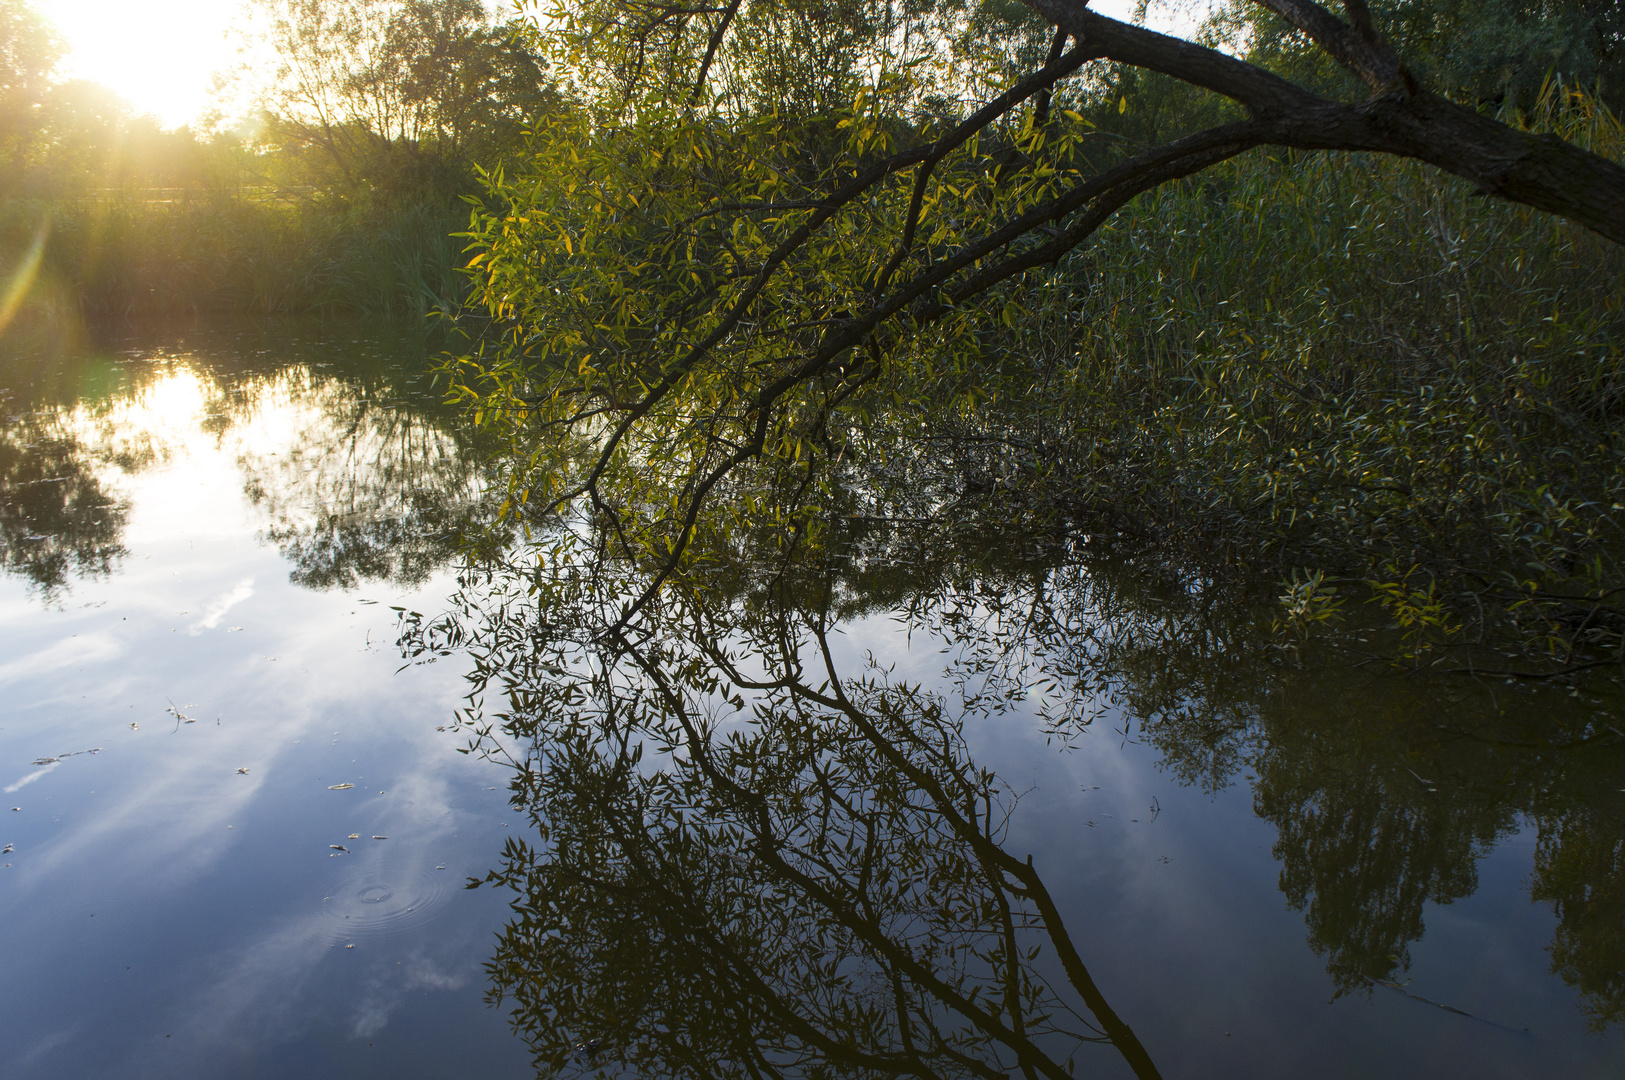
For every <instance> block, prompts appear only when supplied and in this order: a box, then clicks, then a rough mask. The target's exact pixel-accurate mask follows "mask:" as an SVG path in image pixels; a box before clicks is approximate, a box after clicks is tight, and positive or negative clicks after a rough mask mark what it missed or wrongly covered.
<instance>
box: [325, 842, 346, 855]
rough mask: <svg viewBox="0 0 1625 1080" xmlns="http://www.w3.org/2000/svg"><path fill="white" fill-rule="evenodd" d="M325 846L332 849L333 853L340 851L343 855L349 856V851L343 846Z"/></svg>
mask: <svg viewBox="0 0 1625 1080" xmlns="http://www.w3.org/2000/svg"><path fill="white" fill-rule="evenodd" d="M327 846H328V847H330V848H332V849H333V850H334V851H342V852H344V853H345V854H349V852H350V849H349V848H347V847H345V846H344V845H343V844H328V845H327Z"/></svg>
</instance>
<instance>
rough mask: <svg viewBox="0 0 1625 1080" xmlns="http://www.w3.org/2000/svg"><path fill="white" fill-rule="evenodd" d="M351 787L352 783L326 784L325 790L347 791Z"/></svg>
mask: <svg viewBox="0 0 1625 1080" xmlns="http://www.w3.org/2000/svg"><path fill="white" fill-rule="evenodd" d="M353 787H355V785H354V784H329V785H327V790H328V791H349V790H350V789H351V788H353Z"/></svg>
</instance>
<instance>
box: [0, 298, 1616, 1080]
mask: <svg viewBox="0 0 1625 1080" xmlns="http://www.w3.org/2000/svg"><path fill="white" fill-rule="evenodd" d="M434 347H435V346H433V345H427V346H426V345H425V343H424V342H423V341H422V340H421V339H419V338H416V337H414V336H412V335H401V334H391V333H389V332H386V331H384V330H380V329H378V328H369V327H366V326H351V325H346V324H326V325H280V324H268V325H253V326H222V327H191V328H187V329H184V330H174V329H169V330H155V331H150V332H142V331H135V330H132V331H130V332H129V333H127V334H125V335H123V336H113V337H110V338H107V339H104V340H101V341H98V342H96V343H94V344H88V345H84V346H82V347H76V348H74V349H70V350H64V351H61V352H57V353H46V352H41V351H39V350H14V351H13V352H12V353H11V354H8V355H5V356H4V357H3V360H4V365H5V373H4V378H3V380H0V416H3V417H4V429H3V432H0V552H3V559H4V567H5V571H6V573H5V575H4V576H3V578H0V635H3V646H4V651H3V653H0V694H3V700H4V705H3V707H0V773H3V775H0V788H3V789H4V793H5V794H4V796H3V806H0V814H4V817H3V818H0V823H3V825H4V829H3V830H0V846H3V847H4V848H5V852H4V854H3V856H0V864H4V865H3V866H0V920H3V925H4V926H5V928H6V945H7V957H8V963H7V976H8V977H7V978H6V979H5V981H4V983H3V986H0V1034H3V1040H0V1073H3V1075H5V1076H7V1077H18V1078H24V1077H60V1076H85V1077H101V1076H106V1077H121V1078H122V1077H141V1076H149V1075H150V1076H188V1077H213V1076H221V1077H224V1076H232V1077H244V1076H267V1077H272V1076H276V1077H280V1076H289V1075H309V1076H338V1075H344V1076H354V1077H366V1076H378V1077H385V1076H388V1077H418V1076H422V1077H430V1076H448V1075H459V1076H460V1075H480V1076H487V1077H506V1076H516V1077H517V1076H527V1075H532V1074H533V1073H534V1072H536V1071H537V1069H538V1068H543V1067H546V1068H553V1069H557V1070H559V1071H562V1072H564V1073H567V1074H572V1073H574V1074H579V1073H589V1074H590V1073H592V1072H594V1071H597V1070H602V1071H603V1072H605V1073H606V1074H607V1075H649V1076H657V1075H679V1074H681V1075H695V1076H701V1075H704V1076H714V1075H736V1074H737V1075H802V1074H817V1073H818V1072H819V1070H820V1069H824V1070H826V1071H827V1072H828V1073H829V1074H831V1075H834V1074H839V1075H846V1074H848V1073H852V1074H865V1075H868V1074H875V1075H879V1074H885V1073H903V1074H913V1075H942V1076H958V1075H982V1076H987V1075H1038V1074H1044V1075H1048V1076H1066V1075H1073V1074H1075V1075H1079V1076H1083V1075H1093V1076H1107V1077H1111V1076H1136V1075H1137V1076H1141V1077H1144V1076H1148V1075H1161V1076H1165V1077H1297V1076H1306V1075H1313V1076H1319V1077H1344V1076H1346V1077H1368V1076H1373V1075H1382V1076H1395V1077H1405V1076H1417V1077H1421V1076H1440V1075H1472V1076H1481V1077H1499V1076H1505V1077H1517V1076H1530V1075H1564V1076H1576V1077H1580V1076H1599V1077H1600V1076H1618V1075H1625V1039H1622V1036H1621V1020H1622V1018H1625V733H1622V731H1621V728H1622V727H1625V721H1622V719H1621V717H1620V715H1619V709H1618V703H1617V700H1616V699H1614V698H1602V697H1594V696H1592V694H1591V692H1589V691H1586V690H1584V689H1583V688H1582V689H1581V690H1578V691H1574V692H1572V693H1571V692H1570V691H1569V690H1568V689H1567V688H1559V687H1548V686H1544V685H1540V684H1535V683H1531V682H1530V681H1528V680H1518V679H1512V680H1508V681H1504V680H1501V679H1494V680H1482V679H1472V678H1465V677H1461V676H1448V675H1442V676H1424V675H1421V674H1415V673H1412V674H1405V673H1396V672H1395V671H1394V670H1393V669H1392V668H1391V667H1390V666H1388V665H1385V664H1363V665H1362V664H1360V663H1359V662H1358V658H1350V657H1349V656H1348V655H1347V654H1338V655H1327V654H1322V653H1321V652H1319V651H1317V650H1316V648H1315V647H1314V644H1313V643H1312V642H1306V643H1293V642H1290V641H1289V642H1287V643H1285V644H1283V641H1282V638H1281V635H1280V634H1279V633H1275V632H1273V631H1272V628H1271V626H1270V621H1269V611H1270V610H1271V609H1270V608H1269V605H1268V603H1267V600H1268V598H1265V601H1266V602H1265V603H1263V604H1260V603H1258V602H1256V598H1255V600H1246V599H1236V598H1234V597H1230V596H1229V595H1228V594H1227V593H1226V592H1225V590H1223V589H1221V588H1219V587H1218V586H1216V585H1214V584H1213V583H1210V582H1206V581H1204V580H1202V579H1201V578H1200V577H1199V576H1195V575H1190V574H1182V573H1175V572H1172V571H1168V570H1166V569H1165V568H1161V567H1157V566H1154V565H1143V564H1142V563H1141V562H1140V561H1138V560H1137V559H1136V558H1135V557H1134V556H1133V554H1132V553H1128V554H1125V553H1123V552H1121V551H1117V552H1109V551H1102V550H1101V549H1100V548H1099V546H1098V545H1097V544H1095V543H1093V542H1091V541H1090V540H1089V538H1087V537H1076V536H1068V535H1065V534H1061V533H1057V534H1054V535H1049V534H1046V535H1044V536H1037V537H1021V536H1011V535H1008V534H1006V533H1003V532H1001V531H1000V529H999V528H998V523H997V521H990V522H988V523H986V527H985V528H981V527H977V528H962V529H954V530H945V529H943V528H941V527H940V524H939V523H933V522H925V523H917V522H916V523H910V522H897V521H887V520H885V518H884V515H878V514H869V515H864V514H851V515H847V516H846V518H845V519H844V521H843V523H842V524H841V527H840V529H839V530H837V533H838V535H836V536H835V537H834V538H833V539H832V540H831V542H830V543H829V544H828V545H827V547H826V549H825V550H824V553H823V554H822V555H821V556H820V557H819V558H818V559H816V560H811V561H809V562H808V563H807V564H806V565H800V566H797V567H795V568H793V569H789V570H784V569H782V568H781V570H778V571H775V570H772V569H771V567H770V566H769V565H768V563H766V562H764V561H763V560H761V559H759V558H756V557H754V556H752V555H751V554H750V553H749V552H748V551H746V552H736V554H737V555H738V558H737V561H735V562H729V561H728V560H726V559H721V558H719V559H718V560H717V561H716V563H715V568H714V570H713V571H712V572H710V573H709V574H708V575H707V576H706V578H705V581H704V582H702V583H700V584H694V585H691V586H684V587H674V588H672V589H671V590H668V593H667V594H663V599H662V600H661V601H660V603H659V604H657V605H655V606H653V607H651V609H650V611H649V616H648V620H646V622H645V623H644V624H643V625H642V629H641V630H639V631H638V633H636V634H633V635H631V636H629V637H623V638H621V639H619V640H609V639H607V638H606V636H605V634H604V633H603V632H602V627H601V626H600V627H594V626H591V625H588V622H587V621H586V620H585V618H584V617H583V618H581V619H577V618H576V616H577V615H580V614H581V613H582V612H584V611H586V610H587V608H588V607H589V606H590V605H591V604H594V603H598V604H602V603H606V602H610V601H613V599H614V596H615V590H616V589H617V588H618V587H620V586H619V585H618V584H617V582H616V581H615V580H612V578H613V575H611V576H610V577H611V579H602V578H601V577H600V576H598V575H595V574H594V573H593V571H592V568H590V567H586V568H583V567H582V564H581V563H580V562H579V561H572V553H573V552H576V550H577V549H576V548H572V547H571V542H572V538H571V537H570V536H569V535H564V536H562V538H561V536H560V535H559V534H556V533H555V534H543V533H541V532H538V533H537V534H536V535H535V536H534V537H533V538H532V539H533V547H532V548H527V547H524V546H522V545H516V546H515V548H514V551H515V552H516V553H518V554H516V555H515V557H514V558H513V559H511V560H509V561H508V562H506V563H504V564H501V565H482V566H481V567H479V568H475V569H468V568H461V569H460V567H461V565H462V563H463V562H464V561H465V557H464V556H463V555H462V554H460V553H461V552H462V551H464V550H466V549H465V548H464V547H463V545H462V539H463V538H464V537H465V536H466V535H468V534H470V532H471V528H472V527H473V526H476V525H477V524H478V523H479V522H481V521H483V520H484V519H485V517H486V515H487V514H488V510H489V500H488V498H487V495H486V493H485V487H486V483H487V478H486V469H485V464H484V461H483V454H484V453H485V451H484V450H483V449H482V448H481V447H480V446H479V445H478V444H477V442H476V441H475V440H473V439H471V438H470V437H469V436H468V435H467V434H466V433H464V432H463V430H462V429H461V427H460V425H459V422H458V420H457V418H456V416H455V415H453V414H452V413H451V412H450V411H449V410H448V409H446V408H444V407H443V406H441V405H440V404H438V402H437V398H436V395H435V393H434V391H433V388H432V387H431V386H430V385H429V383H428V380H427V378H426V376H425V371H426V369H427V367H428V360H427V358H426V353H428V352H431V351H432V350H433V348H434ZM992 516H993V517H996V515H992ZM577 539H579V538H577ZM550 545H551V546H550ZM533 548H534V549H536V550H543V551H545V552H546V557H542V558H538V557H535V556H534V555H532V554H526V553H527V552H531V551H532V550H533ZM582 550H586V549H582ZM595 590H596V591H595ZM471 679H472V682H471V681H470V680H471ZM473 884H478V885H479V887H477V888H469V887H466V886H469V885H473ZM499 995H500V996H499Z"/></svg>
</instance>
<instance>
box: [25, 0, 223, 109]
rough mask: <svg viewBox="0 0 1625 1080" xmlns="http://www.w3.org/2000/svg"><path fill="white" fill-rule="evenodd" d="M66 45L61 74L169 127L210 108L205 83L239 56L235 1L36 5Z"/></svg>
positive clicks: (97, 0)
mask: <svg viewBox="0 0 1625 1080" xmlns="http://www.w3.org/2000/svg"><path fill="white" fill-rule="evenodd" d="M33 6H34V8H35V10H37V11H39V12H40V13H41V14H43V15H44V16H46V17H47V18H48V19H50V20H51V22H52V23H54V24H55V25H56V28H57V31H58V32H59V33H60V34H61V35H62V38H63V40H64V42H65V43H66V44H67V46H68V50H69V51H68V54H67V56H65V57H64V58H63V61H62V65H61V67H60V69H59V70H60V72H61V73H62V74H63V75H65V76H67V77H69V78H76V79H89V80H91V81H92V82H98V83H101V84H102V85H103V86H106V87H108V88H109V89H111V90H113V91H114V92H115V93H117V94H118V95H119V96H120V97H122V98H124V99H125V100H126V101H128V102H129V103H130V104H131V105H132V106H134V108H135V111H136V112H137V113H150V114H152V115H153V116H155V117H157V118H158V120H159V121H160V122H161V123H162V124H163V125H164V126H166V127H178V126H180V125H182V124H192V123H195V122H196V121H197V119H198V118H199V117H200V116H201V115H202V114H203V113H204V112H205V111H206V110H207V109H208V107H209V83H210V79H211V78H212V76H213V75H214V73H215V72H216V71H219V70H222V69H224V68H226V67H227V66H229V65H230V64H231V63H232V62H233V61H234V59H235V57H236V45H235V44H234V43H233V42H232V41H230V40H228V37H227V31H228V30H229V29H230V28H231V26H232V24H233V21H234V19H235V18H236V16H237V13H238V11H239V9H240V5H239V4H237V3H234V2H232V0H145V2H140V3H132V2H130V0H33Z"/></svg>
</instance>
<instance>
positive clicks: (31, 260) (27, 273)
mask: <svg viewBox="0 0 1625 1080" xmlns="http://www.w3.org/2000/svg"><path fill="white" fill-rule="evenodd" d="M50 235H51V221H50V219H49V218H47V219H46V220H44V221H42V222H40V226H39V228H38V229H36V230H35V231H34V242H33V243H32V244H30V245H29V247H28V253H27V254H26V255H24V256H23V261H22V262H21V263H19V264H18V266H17V269H16V271H15V272H14V273H13V274H12V275H11V280H10V281H8V282H6V285H5V291H4V292H0V334H3V333H5V330H6V327H8V326H10V325H11V319H12V316H14V315H16V314H17V309H18V308H20V307H22V306H23V299H24V298H25V297H26V296H27V295H28V290H29V289H31V288H33V287H34V278H35V277H36V276H37V275H38V274H39V264H40V262H41V260H43V259H44V258H45V239H46V237H48V236H50Z"/></svg>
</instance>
